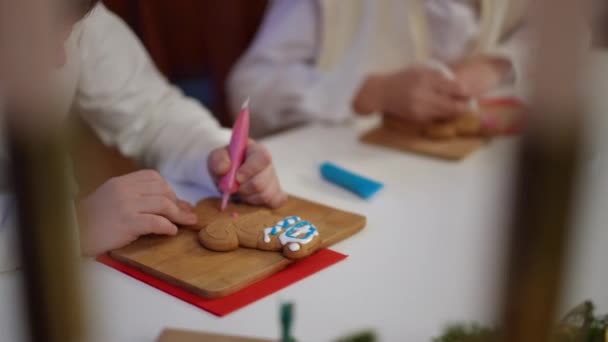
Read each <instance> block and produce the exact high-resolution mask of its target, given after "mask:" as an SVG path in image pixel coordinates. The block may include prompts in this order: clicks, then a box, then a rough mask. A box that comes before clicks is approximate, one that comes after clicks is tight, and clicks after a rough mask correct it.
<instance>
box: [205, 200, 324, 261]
mask: <svg viewBox="0 0 608 342" xmlns="http://www.w3.org/2000/svg"><path fill="white" fill-rule="evenodd" d="M199 241H200V242H201V244H202V245H203V246H204V247H205V248H207V249H210V250H213V251H217V252H227V251H232V250H235V249H237V248H238V247H239V246H240V247H246V248H254V249H260V250H264V251H282V252H283V255H284V256H285V257H287V258H290V259H300V258H304V257H306V256H309V255H310V254H312V253H314V252H315V251H316V250H317V249H318V248H319V246H320V244H321V240H320V236H319V231H318V229H317V228H316V227H315V226H314V225H313V224H312V223H310V222H308V221H304V220H302V219H301V218H299V217H297V216H290V217H285V218H280V217H277V216H276V215H274V214H272V213H271V212H270V211H268V210H258V211H256V212H252V213H246V214H240V215H238V217H223V218H220V219H217V220H215V221H213V222H211V223H210V224H208V225H207V226H206V227H204V228H203V229H201V231H200V232H199Z"/></svg>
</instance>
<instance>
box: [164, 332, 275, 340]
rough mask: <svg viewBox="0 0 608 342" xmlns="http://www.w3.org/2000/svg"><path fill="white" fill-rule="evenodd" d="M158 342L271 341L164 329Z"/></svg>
mask: <svg viewBox="0 0 608 342" xmlns="http://www.w3.org/2000/svg"><path fill="white" fill-rule="evenodd" d="M158 342H272V340H263V339H257V338H247V337H238V336H225V335H217V334H209V333H203V332H194V331H185V330H172V329H166V330H164V331H163V332H162V333H161V335H160V337H159V338H158Z"/></svg>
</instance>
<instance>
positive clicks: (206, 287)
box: [110, 196, 366, 298]
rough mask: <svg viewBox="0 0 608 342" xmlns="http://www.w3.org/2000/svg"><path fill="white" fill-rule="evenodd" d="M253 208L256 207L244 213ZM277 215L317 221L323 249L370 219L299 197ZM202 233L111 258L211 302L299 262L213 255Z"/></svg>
mask: <svg viewBox="0 0 608 342" xmlns="http://www.w3.org/2000/svg"><path fill="white" fill-rule="evenodd" d="M209 201H213V202H214V203H215V204H216V205H217V206H218V207H219V204H220V200H219V199H208V200H205V201H204V202H209ZM199 207H208V205H206V203H203V202H201V203H199V205H197V208H199ZM250 209H251V207H248V208H246V209H241V210H244V211H249V210H250ZM259 210H265V209H263V208H259ZM195 211H197V213H198V214H199V218H200V220H201V221H205V222H209V221H210V217H208V216H207V217H201V216H200V215H201V211H200V210H197V209H195ZM204 212H205V213H209V210H207V209H205V210H204ZM272 212H273V213H274V214H276V215H279V216H283V217H286V216H291V215H297V216H300V217H302V218H303V219H305V220H308V221H310V222H313V223H314V224H315V226H316V227H317V228H318V229H319V233H320V235H321V240H322V242H321V245H322V248H325V247H329V246H331V245H333V244H335V243H337V242H339V241H342V240H344V239H346V238H348V237H350V236H352V235H354V234H356V233H357V232H359V231H360V230H361V229H363V227H364V226H365V224H366V218H365V217H364V216H361V215H357V214H352V213H348V212H345V211H342V210H338V209H334V208H330V207H327V206H324V205H321V204H318V203H314V202H311V201H307V200H304V199H301V198H297V197H293V196H291V197H290V198H289V201H288V202H287V203H286V204H285V205H284V206H283V207H281V208H280V209H277V210H273V211H272ZM211 215H214V214H213V213H211ZM216 215H217V214H216ZM218 217H222V215H219V216H218ZM197 234H198V233H197V232H196V230H194V229H192V228H191V227H190V229H180V232H179V233H178V235H176V236H173V237H164V236H146V237H142V238H140V239H139V240H137V241H135V242H134V243H132V244H131V245H129V246H127V247H124V248H121V249H119V250H115V251H112V252H111V253H110V255H111V256H112V257H113V258H115V259H117V260H119V261H121V262H123V263H125V264H127V265H130V266H133V267H135V268H137V269H140V270H142V271H143V272H145V273H148V274H151V275H153V276H155V277H158V278H160V279H163V280H165V281H167V282H169V283H171V284H173V285H176V286H178V287H181V288H183V289H185V290H187V291H190V292H193V293H196V294H198V295H200V296H203V297H205V298H218V297H223V296H226V295H228V294H231V293H234V292H236V291H238V290H240V289H242V288H244V287H247V286H248V285H251V284H253V283H255V282H257V281H259V280H262V279H264V278H266V277H268V276H270V275H272V274H274V273H276V272H278V271H280V270H282V269H283V268H285V267H287V266H288V265H290V264H291V263H292V262H293V261H291V260H289V259H287V258H285V257H283V255H282V254H281V253H280V252H264V251H259V250H255V249H247V248H239V249H237V250H235V251H232V252H212V251H209V250H207V249H205V248H203V247H202V246H201V244H200V243H199V241H198V236H197Z"/></svg>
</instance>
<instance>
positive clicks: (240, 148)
mask: <svg viewBox="0 0 608 342" xmlns="http://www.w3.org/2000/svg"><path fill="white" fill-rule="evenodd" d="M248 140H249V99H247V101H245V103H244V104H243V107H242V108H241V112H240V113H239V117H238V118H237V119H236V122H235V123H234V126H233V127H232V137H231V138H230V145H229V146H228V153H229V154H230V161H231V162H232V164H231V166H230V171H228V173H227V174H226V175H225V176H224V177H223V178H222V179H221V180H220V184H219V188H220V190H221V191H222V193H223V196H222V211H224V210H226V206H227V205H228V200H229V199H230V196H231V195H232V194H234V193H236V192H237V191H238V189H239V184H238V182H237V181H236V172H237V171H238V169H239V168H240V167H241V165H243V162H244V161H245V153H246V152H247V142H248Z"/></svg>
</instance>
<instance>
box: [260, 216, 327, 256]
mask: <svg viewBox="0 0 608 342" xmlns="http://www.w3.org/2000/svg"><path fill="white" fill-rule="evenodd" d="M279 234H280V235H279ZM276 235H279V241H280V242H281V245H282V246H285V245H289V249H290V250H292V251H294V252H296V251H298V250H300V248H301V245H304V244H307V243H310V242H311V241H312V240H313V239H314V237H315V236H318V235H319V231H318V230H317V228H316V227H315V226H314V225H313V224H312V223H310V222H308V221H302V219H301V218H299V217H297V216H289V217H286V218H285V219H284V220H282V221H279V222H277V224H276V225H274V226H273V227H268V228H266V229H264V242H265V243H270V242H271V241H272V236H276ZM302 235H303V236H302Z"/></svg>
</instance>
